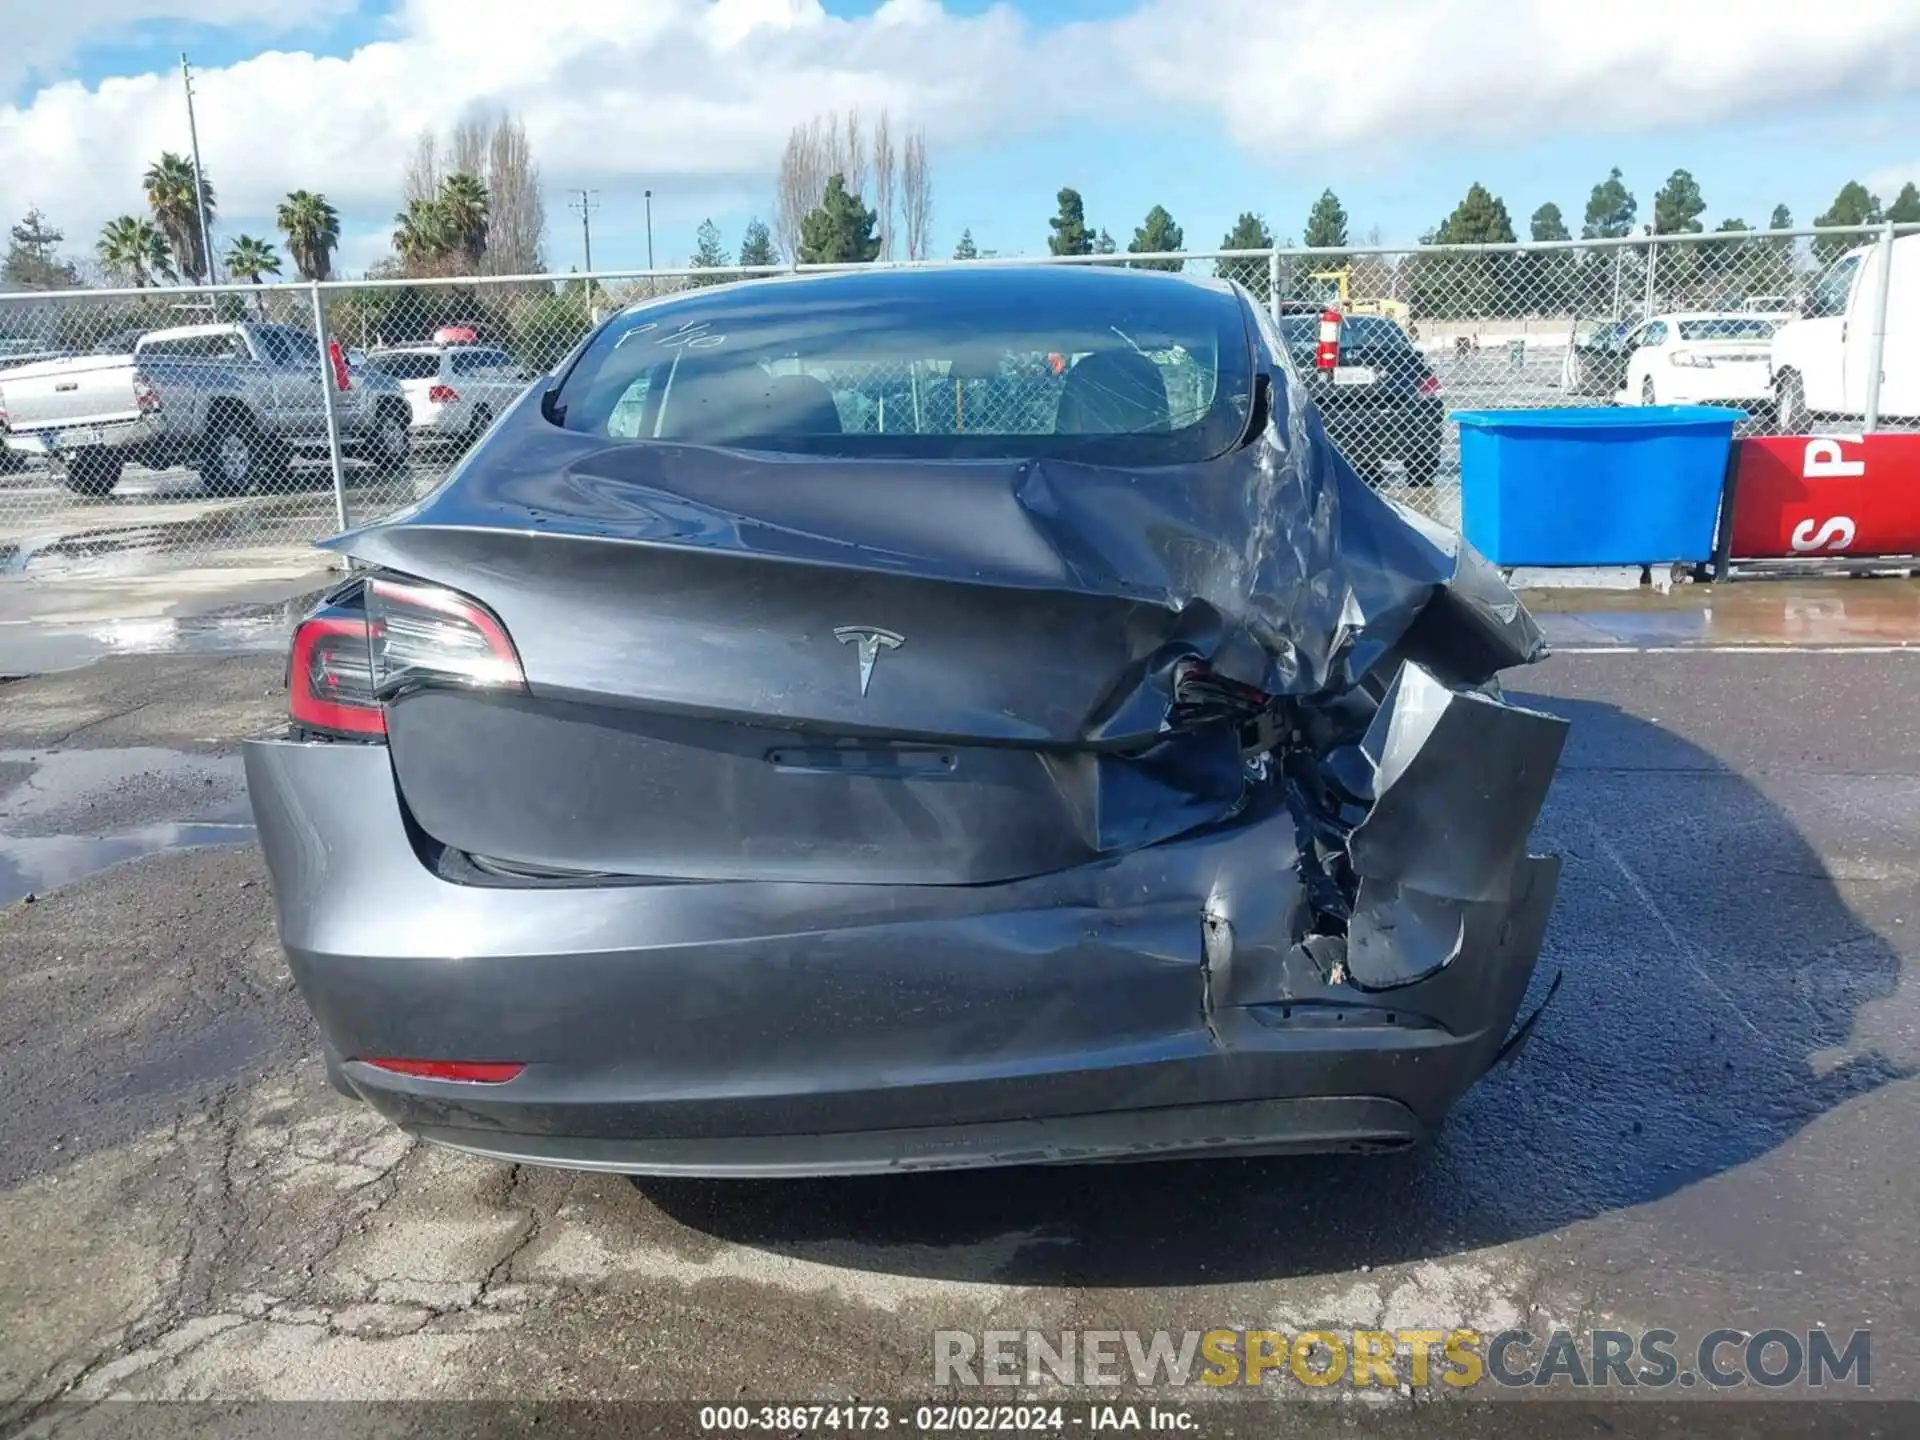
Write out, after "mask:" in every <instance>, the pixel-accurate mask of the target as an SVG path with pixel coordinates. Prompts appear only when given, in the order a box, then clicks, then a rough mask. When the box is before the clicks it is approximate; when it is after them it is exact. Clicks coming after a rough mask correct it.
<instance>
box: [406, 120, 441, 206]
mask: <svg viewBox="0 0 1920 1440" xmlns="http://www.w3.org/2000/svg"><path fill="white" fill-rule="evenodd" d="M439 193H440V142H439V141H438V140H437V139H435V138H434V134H433V131H432V130H430V129H428V130H422V131H421V132H420V134H419V136H418V138H416V139H415V140H414V142H413V153H412V154H410V155H409V156H407V168H406V170H405V171H404V172H403V173H402V175H401V177H400V201H401V204H402V206H406V205H411V204H413V202H414V201H416V200H421V201H426V200H431V199H433V197H434V196H436V195H438V194H439Z"/></svg>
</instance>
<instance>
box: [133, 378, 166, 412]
mask: <svg viewBox="0 0 1920 1440" xmlns="http://www.w3.org/2000/svg"><path fill="white" fill-rule="evenodd" d="M133 403H134V407H135V408H136V409H138V410H139V412H140V413H141V414H142V415H153V414H157V413H158V412H159V409H160V392H159V391H158V390H156V389H154V388H153V382H152V381H151V380H149V379H147V377H146V376H144V375H142V374H140V373H139V372H138V371H135V372H134V376H133Z"/></svg>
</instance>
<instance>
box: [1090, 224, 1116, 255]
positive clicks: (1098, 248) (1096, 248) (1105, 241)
mask: <svg viewBox="0 0 1920 1440" xmlns="http://www.w3.org/2000/svg"><path fill="white" fill-rule="evenodd" d="M1118 248H1119V247H1118V246H1116V245H1115V244H1114V243H1113V236H1111V235H1109V234H1108V233H1107V232H1106V231H1104V230H1102V231H1101V232H1100V233H1099V234H1098V235H1096V236H1095V237H1094V240H1093V252H1092V253H1093V254H1095V255H1111V254H1113V252H1114V251H1115V250H1116V249H1118Z"/></svg>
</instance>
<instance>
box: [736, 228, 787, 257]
mask: <svg viewBox="0 0 1920 1440" xmlns="http://www.w3.org/2000/svg"><path fill="white" fill-rule="evenodd" d="M740 263H741V264H742V265H757V266H770V265H777V264H779V263H780V262H779V261H778V260H776V259H775V258H774V254H773V235H772V233H771V232H770V231H769V230H768V229H767V227H766V225H765V224H764V223H763V222H761V221H759V220H749V221H748V222H747V228H746V229H745V230H742V231H741V232H740Z"/></svg>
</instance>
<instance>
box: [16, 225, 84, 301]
mask: <svg viewBox="0 0 1920 1440" xmlns="http://www.w3.org/2000/svg"><path fill="white" fill-rule="evenodd" d="M8 233H9V235H10V237H11V238H10V242H9V244H8V245H7V256H6V259H5V260H4V261H0V290H70V289H72V288H73V287H74V286H76V285H78V284H79V283H80V275H79V272H78V271H76V270H75V269H74V268H73V264H72V262H71V261H65V260H60V259H58V258H56V256H55V253H54V252H55V251H56V250H57V249H58V248H59V245H60V242H61V241H63V240H65V239H66V238H67V237H66V234H65V233H64V232H63V231H60V230H56V229H54V228H53V227H52V226H51V225H49V224H47V217H46V216H45V215H44V214H43V213H41V211H39V210H38V209H32V210H28V211H27V213H26V215H25V216H24V217H23V218H22V219H21V221H20V223H19V224H18V225H15V226H14V227H13V228H12V229H11V230H10V231H9V232H8Z"/></svg>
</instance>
